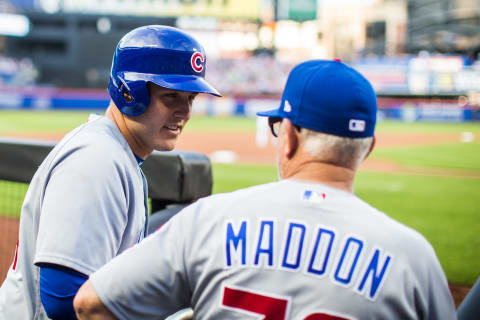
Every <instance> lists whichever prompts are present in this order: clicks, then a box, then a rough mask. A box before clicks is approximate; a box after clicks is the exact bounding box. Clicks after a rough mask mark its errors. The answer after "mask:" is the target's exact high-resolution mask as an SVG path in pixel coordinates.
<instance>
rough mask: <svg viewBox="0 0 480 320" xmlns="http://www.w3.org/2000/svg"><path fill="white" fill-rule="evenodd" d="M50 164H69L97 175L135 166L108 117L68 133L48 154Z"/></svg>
mask: <svg viewBox="0 0 480 320" xmlns="http://www.w3.org/2000/svg"><path fill="white" fill-rule="evenodd" d="M52 153H53V161H52V165H53V166H56V165H58V164H60V163H61V164H62V165H72V166H77V165H78V164H79V163H81V167H84V168H86V170H98V171H100V172H105V171H111V170H117V169H119V168H122V167H124V168H125V167H132V168H133V167H136V161H135V159H134V157H133V154H131V151H130V149H129V147H128V143H127V142H126V140H125V139H124V138H123V136H122V134H121V133H120V130H118V128H117V127H116V125H115V124H114V123H113V122H112V121H111V120H110V119H108V118H106V117H101V118H97V119H95V120H92V121H89V122H87V123H85V124H83V125H81V126H79V127H78V128H76V129H75V130H73V131H71V132H70V133H68V134H67V135H66V136H65V137H64V138H63V139H62V140H61V141H60V142H59V143H58V144H57V146H56V147H55V149H54V150H53V151H52ZM115 164H118V165H115Z"/></svg>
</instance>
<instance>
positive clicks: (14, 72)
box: [0, 55, 38, 86]
mask: <svg viewBox="0 0 480 320" xmlns="http://www.w3.org/2000/svg"><path fill="white" fill-rule="evenodd" d="M37 77H38V70H37V68H36V67H35V66H34V64H33V63H32V60H30V59H28V58H23V59H20V60H17V59H14V58H11V57H5V56H1V55H0V86H25V85H32V84H35V82H36V79H37Z"/></svg>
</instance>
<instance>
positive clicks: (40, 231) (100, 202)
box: [0, 117, 148, 320]
mask: <svg viewBox="0 0 480 320" xmlns="http://www.w3.org/2000/svg"><path fill="white" fill-rule="evenodd" d="M146 208H147V207H146V182H145V178H144V177H143V173H142V172H141V169H140V167H139V165H138V163H137V161H136V159H135V156H134V154H133V153H132V151H131V149H130V147H129V145H128V143H127V141H126V140H125V139H124V137H123V136H122V134H121V133H120V131H119V129H118V128H117V126H116V125H115V124H114V123H113V122H112V121H111V120H110V119H108V118H106V117H101V118H98V119H96V120H93V121H90V122H88V123H86V124H84V125H82V126H80V127H79V128H77V129H75V130H74V131H72V132H71V133H69V134H68V135H66V136H65V138H64V139H62V141H60V142H59V143H58V144H57V145H56V146H55V148H54V149H53V150H52V151H51V152H50V154H49V155H48V156H47V158H46V159H45V160H44V161H43V163H42V164H41V166H40V167H39V169H38V170H37V172H36V173H35V175H34V177H33V179H32V181H31V183H30V186H29V188H28V191H27V194H26V197H25V201H24V204H23V207H22V213H21V217H20V235H19V245H18V247H17V253H16V256H15V261H14V262H13V264H12V267H11V268H10V270H9V272H8V274H7V278H6V280H5V282H4V283H3V285H2V287H1V288H0V319H2V320H3V319H6V320H10V319H15V320H22V319H25V320H27V319H28V320H31V319H44V318H46V316H45V311H44V310H43V307H42V304H41V301H40V295H39V271H40V270H39V267H38V264H39V263H52V264H58V265H62V266H66V267H69V268H72V269H74V270H77V271H79V272H81V273H84V274H86V275H90V274H91V273H92V272H94V271H95V270H97V269H98V268H100V267H101V266H102V265H104V264H105V263H107V262H108V261H110V260H111V259H112V258H113V257H115V256H116V255H118V254H119V253H121V252H122V251H124V250H126V249H128V248H129V247H131V246H133V245H134V244H136V243H138V242H139V241H140V240H141V239H143V237H144V234H145V230H146V219H147V218H148V215H146V212H147V210H148V209H146Z"/></svg>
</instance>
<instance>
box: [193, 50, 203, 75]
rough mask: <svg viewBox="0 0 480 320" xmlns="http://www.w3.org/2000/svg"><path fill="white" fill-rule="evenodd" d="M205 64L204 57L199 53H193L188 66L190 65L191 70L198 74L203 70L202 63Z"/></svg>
mask: <svg viewBox="0 0 480 320" xmlns="http://www.w3.org/2000/svg"><path fill="white" fill-rule="evenodd" d="M204 62H205V57H204V56H203V54H202V53H201V52H194V53H193V54H192V57H191V58H190V64H191V65H192V69H193V70H194V71H195V72H197V73H200V72H202V70H203V63H204Z"/></svg>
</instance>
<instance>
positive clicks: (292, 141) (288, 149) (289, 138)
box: [282, 119, 299, 159]
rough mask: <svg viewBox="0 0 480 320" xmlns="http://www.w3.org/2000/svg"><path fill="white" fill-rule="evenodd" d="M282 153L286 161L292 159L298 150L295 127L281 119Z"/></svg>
mask: <svg viewBox="0 0 480 320" xmlns="http://www.w3.org/2000/svg"><path fill="white" fill-rule="evenodd" d="M282 125H283V130H282V134H283V138H284V152H285V156H286V157H287V159H291V158H293V156H294V155H295V153H296V151H297V149H298V143H299V141H298V136H297V132H296V130H295V125H294V124H293V123H292V122H291V121H290V120H289V119H283V123H282Z"/></svg>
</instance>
